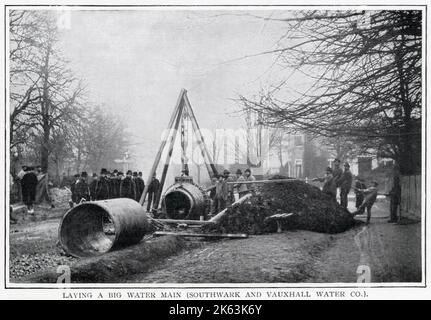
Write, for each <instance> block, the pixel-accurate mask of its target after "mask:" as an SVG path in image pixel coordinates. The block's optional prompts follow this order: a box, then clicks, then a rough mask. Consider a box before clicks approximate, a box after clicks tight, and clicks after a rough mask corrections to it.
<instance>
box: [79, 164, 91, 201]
mask: <svg viewBox="0 0 431 320" xmlns="http://www.w3.org/2000/svg"><path fill="white" fill-rule="evenodd" d="M87 179H88V174H87V172H85V171H84V172H82V173H81V177H80V178H79V180H78V181H77V182H76V185H75V203H81V202H83V201H89V200H90V188H89V186H88V181H87Z"/></svg>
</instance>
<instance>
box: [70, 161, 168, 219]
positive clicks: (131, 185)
mask: <svg viewBox="0 0 431 320" xmlns="http://www.w3.org/2000/svg"><path fill="white" fill-rule="evenodd" d="M74 178H75V179H74V181H72V183H71V185H70V189H71V191H72V199H71V205H73V204H74V203H75V204H77V203H81V202H84V201H90V200H107V199H115V198H129V199H133V200H136V201H140V199H141V196H142V193H143V192H144V189H145V182H144V180H143V178H142V172H136V171H135V172H132V171H131V170H128V171H127V172H126V175H124V173H123V172H121V171H118V170H113V171H112V172H109V171H108V170H107V169H105V168H103V169H102V170H101V171H100V175H99V176H98V175H97V174H96V173H93V175H92V177H91V179H89V177H88V174H87V172H85V171H84V172H82V173H81V174H76V175H75V176H74ZM159 186H160V182H159V180H158V179H157V178H156V175H155V174H154V175H153V177H152V180H151V183H150V184H149V186H148V191H147V195H148V201H147V211H148V212H149V211H150V210H151V209H152V205H153V204H154V200H155V196H156V195H157V193H158V190H159Z"/></svg>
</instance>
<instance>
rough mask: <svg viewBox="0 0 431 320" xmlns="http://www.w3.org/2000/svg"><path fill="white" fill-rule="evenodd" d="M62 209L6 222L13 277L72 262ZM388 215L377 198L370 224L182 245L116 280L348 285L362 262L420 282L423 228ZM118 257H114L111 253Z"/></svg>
mask: <svg viewBox="0 0 431 320" xmlns="http://www.w3.org/2000/svg"><path fill="white" fill-rule="evenodd" d="M65 211H66V209H65V208H63V209H48V208H42V209H41V208H39V209H38V210H36V216H35V217H27V216H25V217H24V219H20V221H19V222H18V224H16V225H11V233H10V278H11V281H12V282H15V281H17V282H18V281H20V279H23V278H24V277H26V276H28V275H31V274H36V273H41V272H43V271H44V270H47V269H49V268H53V267H55V266H57V265H62V264H66V265H70V264H76V263H77V261H78V259H76V258H72V257H69V256H67V255H65V253H64V252H63V250H62V249H61V248H60V247H59V246H58V245H57V230H58V225H59V217H60V216H61V215H62V214H63V213H64V212H65ZM387 212H388V203H387V202H385V201H383V202H378V203H376V205H375V207H374V210H373V219H372V221H371V224H370V225H369V226H365V225H363V224H358V225H357V226H356V227H355V228H353V229H350V230H348V231H346V232H344V233H340V234H335V235H328V234H323V233H316V232H310V231H301V230H290V231H284V232H282V233H275V234H267V235H261V236H251V237H250V238H248V239H241V240H220V241H213V242H203V243H201V244H200V245H197V246H196V245H195V246H186V247H185V249H184V247H181V249H180V250H178V251H177V252H176V253H172V255H170V256H167V257H163V258H160V259H158V260H155V261H154V263H151V266H150V267H149V268H145V272H139V270H136V268H134V271H133V273H132V274H127V273H126V274H124V276H122V277H121V279H118V282H145V283H162V282H163V283H232V282H234V283H244V282H255V283H262V282H272V283H277V282H282V283H298V282H343V283H349V282H356V281H357V279H358V273H357V271H358V267H359V266H364V265H365V266H367V267H368V268H369V270H370V276H371V279H370V280H371V281H372V282H420V281H421V239H420V228H421V225H420V223H417V222H416V223H413V222H412V223H407V224H389V223H387ZM363 219H364V217H361V216H359V217H358V220H363ZM116 258H118V255H112V259H116ZM109 259H111V258H110V256H109V257H107V259H104V260H103V261H108V262H109ZM81 263H82V260H81ZM107 264H109V263H107ZM362 270H363V267H362ZM72 281H73V279H72Z"/></svg>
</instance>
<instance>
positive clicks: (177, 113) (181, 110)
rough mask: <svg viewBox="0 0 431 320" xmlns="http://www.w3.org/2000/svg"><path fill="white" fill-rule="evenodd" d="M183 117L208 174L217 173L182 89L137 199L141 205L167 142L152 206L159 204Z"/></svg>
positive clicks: (214, 174)
mask: <svg viewBox="0 0 431 320" xmlns="http://www.w3.org/2000/svg"><path fill="white" fill-rule="evenodd" d="M183 117H188V118H189V119H190V121H191V123H192V129H193V132H194V134H195V137H196V140H197V144H198V146H199V148H200V151H201V155H202V158H203V159H204V162H205V166H206V168H207V171H208V174H209V176H210V177H214V176H216V175H217V169H216V167H215V165H214V162H213V160H212V158H211V155H210V153H209V152H208V149H207V147H206V144H205V141H204V137H203V136H202V133H201V131H200V128H199V125H198V122H197V121H196V117H195V115H194V113H193V109H192V107H191V104H190V101H189V98H188V97H187V90H185V89H182V90H181V92H180V95H179V96H178V99H177V103H176V105H175V108H174V111H173V112H172V115H171V118H170V120H169V124H168V127H167V132H168V134H167V135H166V137H165V138H164V139H163V140H162V143H161V145H160V147H159V150H158V152H157V154H156V158H155V159H154V163H153V166H152V168H151V171H150V174H149V175H148V178H147V183H146V184H145V188H144V191H143V192H142V195H141V199H140V200H139V203H140V204H141V205H144V202H145V197H146V196H147V193H148V188H149V185H150V183H151V181H152V178H153V176H154V174H155V172H156V170H157V167H158V166H159V163H160V158H161V157H162V153H163V151H164V149H165V147H166V144H168V153H167V154H166V160H165V165H164V167H163V172H162V176H161V178H160V186H159V190H158V193H157V195H156V198H155V202H154V205H153V208H157V207H158V205H159V202H160V198H161V194H162V190H163V186H164V184H165V180H166V175H167V173H168V168H169V164H170V162H171V157H172V152H173V149H174V144H175V139H176V136H177V132H178V128H179V125H180V122H181V120H182V118H183ZM182 145H183V144H182ZM183 151H184V150H183ZM182 159H183V158H182ZM185 168H187V166H186V164H185V163H184V159H183V169H185Z"/></svg>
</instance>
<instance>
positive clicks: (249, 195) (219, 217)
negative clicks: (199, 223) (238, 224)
mask: <svg viewBox="0 0 431 320" xmlns="http://www.w3.org/2000/svg"><path fill="white" fill-rule="evenodd" d="M251 196H252V194H251V193H249V194H246V195H245V196H243V197H241V198H239V199H238V200H237V201H235V202H234V203H232V205H231V207H234V206H236V205H238V204H240V203H243V202H244V201H245V200H247V199H248V198H250V197H251ZM227 209H228V208H226V209H223V210H222V211H220V212H219V213H217V214H216V215H215V216H214V217H212V218H211V219H210V220H209V221H211V222H213V223H217V222H218V221H219V220H220V219H221V218H222V217H223V216H224V215H225V214H226V212H227Z"/></svg>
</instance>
